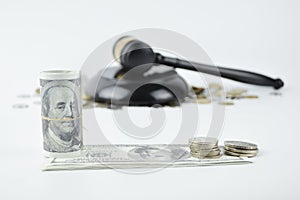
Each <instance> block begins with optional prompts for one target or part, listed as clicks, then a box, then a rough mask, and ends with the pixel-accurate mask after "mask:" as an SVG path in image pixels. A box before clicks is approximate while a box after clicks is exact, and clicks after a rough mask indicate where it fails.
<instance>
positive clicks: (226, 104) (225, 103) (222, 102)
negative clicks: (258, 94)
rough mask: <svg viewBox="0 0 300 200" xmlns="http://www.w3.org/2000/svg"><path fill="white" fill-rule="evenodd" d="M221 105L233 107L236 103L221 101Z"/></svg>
mask: <svg viewBox="0 0 300 200" xmlns="http://www.w3.org/2000/svg"><path fill="white" fill-rule="evenodd" d="M219 104H220V105H223V106H232V105H234V103H233V102H232V101H220V102H219Z"/></svg>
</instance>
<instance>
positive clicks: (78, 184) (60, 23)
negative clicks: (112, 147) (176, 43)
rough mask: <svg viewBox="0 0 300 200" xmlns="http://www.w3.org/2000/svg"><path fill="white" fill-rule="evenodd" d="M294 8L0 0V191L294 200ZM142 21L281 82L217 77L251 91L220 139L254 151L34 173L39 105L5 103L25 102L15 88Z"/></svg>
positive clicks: (78, 60)
mask: <svg viewBox="0 0 300 200" xmlns="http://www.w3.org/2000/svg"><path fill="white" fill-rule="evenodd" d="M299 11H300V3H299V1H296V0H295V1H283V0H282V1H271V0H270V1H262V0H260V1H258V0H257V1H253V0H251V1H238V0H237V1H232V0H228V1H221V0H220V1H206V2H204V1H195V2H194V3H190V2H187V1H182V2H179V3H175V2H174V1H165V2H161V1H143V2H142V1H120V2H112V1H103V2H100V1H77V2H75V1H49V2H42V1H19V2H17V1H0V54H1V59H0V66H1V69H2V77H1V84H0V85H1V86H0V87H1V92H3V93H2V99H1V113H0V117H1V122H2V123H1V133H2V134H1V135H2V140H1V141H0V154H1V168H0V169H1V170H0V177H1V178H0V187H1V190H0V199H20V198H22V199H55V198H59V199H89V200H92V199H108V198H110V199H123V198H131V199H141V198H143V199H157V198H160V199H183V198H184V199H199V198H205V199H208V198H209V199H229V198H230V199H242V198H243V199H266V198H270V199H283V198H284V199H299V196H300V192H299V189H298V184H299V183H298V181H299V180H300V179H299V178H300V176H299V175H300V174H299V167H300V161H299V156H300V151H299V146H298V145H299V141H300V136H299V131H300V128H299V114H298V113H299V111H300V107H299V101H298V99H299V98H300V95H299V89H297V88H298V87H299V84H300V81H299V78H298V76H299V72H300V70H299V64H300V60H299V55H298V54H299V46H300V39H299V34H300V32H299V30H300V29H299V24H300V23H299V21H300V20H299V19H300V15H299V13H300V12H299ZM143 27H156V28H166V29H170V30H174V31H177V32H180V33H182V34H184V35H187V36H188V37H190V38H191V39H193V40H195V41H196V42H197V43H199V44H200V45H201V46H202V47H203V48H204V49H205V50H206V52H207V53H208V55H209V56H210V57H211V58H212V60H213V61H214V62H215V63H216V64H220V65H221V64H223V65H225V66H242V68H243V69H249V70H253V71H257V72H261V73H265V74H267V75H270V76H273V77H277V76H278V77H280V78H282V79H283V80H284V81H285V83H286V86H285V88H284V89H283V90H282V91H281V92H282V93H283V95H282V96H279V97H277V96H271V95H269V93H270V92H271V90H270V89H266V88H259V87H252V86H246V85H241V84H235V83H232V82H230V81H227V82H226V83H227V84H235V85H239V86H243V87H247V88H249V90H250V91H251V93H255V94H259V95H260V99H259V100H242V101H239V102H238V103H237V105H235V106H233V107H228V108H227V112H226V121H225V125H224V129H223V133H222V138H221V139H222V140H224V139H241V140H246V141H253V142H256V143H257V144H258V145H259V147H260V149H261V153H260V155H259V157H258V158H257V160H256V161H255V163H254V164H251V165H244V166H225V167H202V168H178V169H165V170H162V171H159V172H157V173H151V174H144V175H129V174H123V173H119V172H115V171H112V170H105V171H74V172H50V173H48V172H46V173H45V172H41V164H42V154H41V153H42V143H41V142H42V140H41V136H42V134H41V125H40V116H39V108H38V106H30V108H29V109H24V110H17V109H12V104H14V103H18V102H24V101H26V100H24V99H20V98H16V95H18V94H27V93H33V92H34V89H35V88H36V87H37V85H38V74H39V72H40V71H42V70H45V69H49V68H51V67H52V66H53V67H55V68H59V67H63V68H71V69H80V67H81V64H82V63H83V62H84V60H85V58H86V57H87V56H88V55H89V53H90V52H92V51H93V49H94V48H96V47H97V46H98V45H99V44H101V42H103V41H105V40H106V39H108V38H110V37H111V35H115V34H119V33H121V32H124V31H129V30H132V29H137V28H143ZM244 66H245V67H244ZM28 101H29V100H28ZM30 101H31V100H30ZM30 103H32V102H30ZM107 126H108V127H109V126H110V125H109V124H108V125H107ZM111 126H114V125H113V124H111ZM118 139H119V140H121V139H120V138H118V137H116V136H114V135H112V136H111V140H115V141H117V140H118ZM121 142H122V141H121Z"/></svg>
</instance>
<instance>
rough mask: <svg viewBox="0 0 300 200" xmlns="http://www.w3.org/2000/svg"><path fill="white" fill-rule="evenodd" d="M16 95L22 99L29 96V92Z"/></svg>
mask: <svg viewBox="0 0 300 200" xmlns="http://www.w3.org/2000/svg"><path fill="white" fill-rule="evenodd" d="M17 97H18V98H22V99H26V98H30V97H31V95H30V94H19V95H18V96H17Z"/></svg>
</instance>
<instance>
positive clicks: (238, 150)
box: [224, 146, 258, 154]
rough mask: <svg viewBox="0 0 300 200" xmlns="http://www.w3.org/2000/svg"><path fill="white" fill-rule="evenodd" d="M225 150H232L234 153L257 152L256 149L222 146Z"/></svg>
mask: <svg viewBox="0 0 300 200" xmlns="http://www.w3.org/2000/svg"><path fill="white" fill-rule="evenodd" d="M224 149H225V150H227V151H231V152H234V153H246V154H247V153H249V154H255V153H257V152H258V149H256V150H249V149H236V148H232V147H228V146H227V147H226V146H225V147H224Z"/></svg>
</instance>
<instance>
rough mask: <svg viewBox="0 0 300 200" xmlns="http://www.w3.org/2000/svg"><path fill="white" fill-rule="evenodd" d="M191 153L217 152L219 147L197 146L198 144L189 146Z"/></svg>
mask: <svg viewBox="0 0 300 200" xmlns="http://www.w3.org/2000/svg"><path fill="white" fill-rule="evenodd" d="M189 147H190V149H191V151H217V150H219V147H218V146H217V145H214V146H211V145H198V144H191V145H190V146H189Z"/></svg>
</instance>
